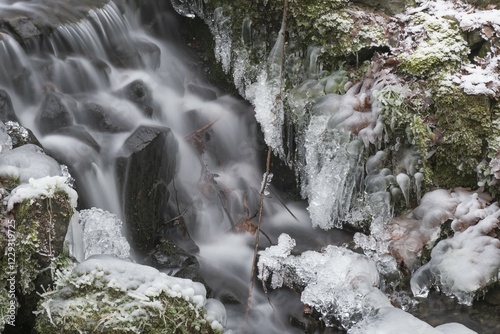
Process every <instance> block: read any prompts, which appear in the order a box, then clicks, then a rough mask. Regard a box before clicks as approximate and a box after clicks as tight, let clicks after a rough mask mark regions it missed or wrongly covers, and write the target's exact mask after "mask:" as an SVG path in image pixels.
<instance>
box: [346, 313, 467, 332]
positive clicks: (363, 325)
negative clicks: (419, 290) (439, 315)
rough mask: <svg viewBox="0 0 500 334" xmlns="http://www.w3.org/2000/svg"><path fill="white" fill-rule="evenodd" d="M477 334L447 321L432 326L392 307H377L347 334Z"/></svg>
mask: <svg viewBox="0 0 500 334" xmlns="http://www.w3.org/2000/svg"><path fill="white" fill-rule="evenodd" d="M410 329H411V333H412V334H443V333H444V334H474V333H475V334H477V333H476V332H474V331H472V330H470V329H468V328H467V327H465V326H464V325H461V324H458V323H449V324H445V325H441V326H437V327H436V328H433V327H432V326H431V325H429V324H427V323H425V322H423V321H422V320H419V319H418V318H415V317H414V316H412V315H411V314H409V313H406V312H404V311H403V310H400V309H397V308H394V307H384V308H381V309H379V310H378V311H377V312H375V313H374V314H373V315H371V316H370V317H367V318H365V319H363V320H362V321H360V322H359V323H357V324H356V325H355V326H354V327H352V328H351V329H350V330H349V331H347V333H348V334H400V333H408V332H409V330H410Z"/></svg>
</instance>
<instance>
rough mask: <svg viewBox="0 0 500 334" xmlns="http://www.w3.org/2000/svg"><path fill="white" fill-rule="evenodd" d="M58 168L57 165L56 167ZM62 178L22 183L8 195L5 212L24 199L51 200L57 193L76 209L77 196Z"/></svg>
mask: <svg viewBox="0 0 500 334" xmlns="http://www.w3.org/2000/svg"><path fill="white" fill-rule="evenodd" d="M58 167H59V165H58ZM66 180H67V178H66V177H64V176H46V177H42V178H39V179H34V178H30V179H29V182H28V183H23V184H21V185H20V186H18V187H17V188H15V189H14V190H12V192H11V193H10V195H9V196H8V197H7V199H6V201H7V203H6V204H7V210H9V211H10V210H12V208H13V207H14V204H16V203H21V202H22V201H24V200H26V199H34V198H53V197H54V196H55V194H56V193H58V192H65V193H66V194H67V195H68V198H69V201H70V204H71V206H72V207H73V208H76V204H77V200H78V194H77V193H76V191H75V190H74V189H73V188H71V187H70V186H69V185H68V184H67V183H66Z"/></svg>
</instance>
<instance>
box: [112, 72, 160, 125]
mask: <svg viewBox="0 0 500 334" xmlns="http://www.w3.org/2000/svg"><path fill="white" fill-rule="evenodd" d="M119 95H121V96H123V97H124V98H126V99H127V100H129V101H130V102H132V103H133V104H135V105H136V106H137V107H138V108H139V110H141V111H142V112H143V113H144V115H146V116H147V117H151V116H152V115H153V112H154V103H153V97H152V95H151V91H150V89H149V87H148V86H147V85H146V83H145V82H144V81H142V80H135V81H132V82H131V83H129V84H128V85H126V86H125V87H124V88H123V89H122V90H121V91H120V92H119Z"/></svg>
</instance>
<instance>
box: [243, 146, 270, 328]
mask: <svg viewBox="0 0 500 334" xmlns="http://www.w3.org/2000/svg"><path fill="white" fill-rule="evenodd" d="M271 154H272V149H271V147H268V148H267V161H266V173H265V175H264V185H263V186H262V189H261V190H260V201H259V219H258V222H257V231H256V232H257V233H256V234H255V246H254V250H253V261H252V271H251V272H250V287H249V289H248V300H247V310H246V314H245V319H246V320H248V316H249V315H250V309H251V307H252V291H253V286H254V276H255V268H256V267H257V252H258V250H259V239H260V238H259V237H260V224H261V222H262V213H263V211H264V192H265V190H266V184H265V183H267V178H268V176H269V171H270V169H271Z"/></svg>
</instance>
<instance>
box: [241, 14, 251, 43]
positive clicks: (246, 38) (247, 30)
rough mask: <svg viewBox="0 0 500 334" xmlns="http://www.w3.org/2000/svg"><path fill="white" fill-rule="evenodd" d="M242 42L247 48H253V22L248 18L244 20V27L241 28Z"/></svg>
mask: <svg viewBox="0 0 500 334" xmlns="http://www.w3.org/2000/svg"><path fill="white" fill-rule="evenodd" d="M241 42H242V43H243V45H245V46H246V47H251V46H252V20H250V19H249V18H248V17H247V18H246V19H244V20H243V26H242V27H241Z"/></svg>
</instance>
